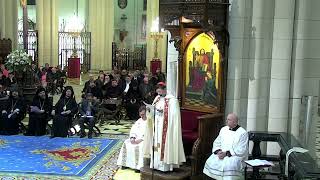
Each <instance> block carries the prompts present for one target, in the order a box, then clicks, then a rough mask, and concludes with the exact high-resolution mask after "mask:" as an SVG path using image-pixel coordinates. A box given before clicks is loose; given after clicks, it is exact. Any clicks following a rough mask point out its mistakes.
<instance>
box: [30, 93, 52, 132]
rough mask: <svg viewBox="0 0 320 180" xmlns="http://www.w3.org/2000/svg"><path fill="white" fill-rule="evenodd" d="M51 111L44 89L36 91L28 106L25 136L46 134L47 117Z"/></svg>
mask: <svg viewBox="0 0 320 180" xmlns="http://www.w3.org/2000/svg"><path fill="white" fill-rule="evenodd" d="M51 111H52V103H51V100H50V99H49V98H48V94H47V93H46V90H45V89H44V88H40V89H38V90H37V93H36V95H35V96H34V98H33V101H32V104H31V106H30V113H29V125H28V131H27V134H26V135H29V136H43V135H45V134H46V127H47V123H48V118H49V115H50V113H51Z"/></svg>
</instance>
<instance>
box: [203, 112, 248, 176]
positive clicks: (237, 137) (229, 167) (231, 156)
mask: <svg viewBox="0 0 320 180" xmlns="http://www.w3.org/2000/svg"><path fill="white" fill-rule="evenodd" d="M212 153H213V154H212V155H211V156H210V157H209V158H208V160H207V161H206V164H205V167H204V169H203V173H204V174H206V175H207V176H209V177H211V178H214V179H239V178H241V176H242V171H243V161H244V160H245V159H246V158H247V156H248V133H247V132H246V130H245V129H243V128H242V127H240V126H239V125H238V117H237V116H236V115H235V114H234V113H231V114H229V115H228V116H227V125H226V126H225V127H223V128H222V129H221V130H220V133H219V135H218V137H217V139H216V140H215V141H214V143H213V147H212Z"/></svg>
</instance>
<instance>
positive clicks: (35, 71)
mask: <svg viewBox="0 0 320 180" xmlns="http://www.w3.org/2000/svg"><path fill="white" fill-rule="evenodd" d="M31 72H32V73H33V77H34V78H35V79H36V80H37V81H39V82H40V78H41V77H40V69H39V68H38V67H37V65H36V64H35V63H34V62H32V63H31Z"/></svg>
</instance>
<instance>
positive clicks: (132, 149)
mask: <svg viewBox="0 0 320 180" xmlns="http://www.w3.org/2000/svg"><path fill="white" fill-rule="evenodd" d="M146 124H147V121H146V120H143V119H142V118H140V119H138V120H137V121H136V122H135V123H134V125H133V126H132V128H131V130H130V138H131V137H134V138H136V140H139V139H143V138H144V132H145V128H146ZM143 154H144V153H143V141H142V142H140V143H139V144H132V143H131V142H130V139H126V140H125V141H124V143H123V145H122V148H121V150H120V154H119V157H118V161H117V165H118V166H125V167H129V168H131V169H137V170H140V168H141V167H143Z"/></svg>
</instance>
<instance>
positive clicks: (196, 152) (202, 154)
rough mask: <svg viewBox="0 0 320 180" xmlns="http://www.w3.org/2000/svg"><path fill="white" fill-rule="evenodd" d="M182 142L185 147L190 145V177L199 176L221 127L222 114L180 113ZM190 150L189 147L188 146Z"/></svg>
mask: <svg viewBox="0 0 320 180" xmlns="http://www.w3.org/2000/svg"><path fill="white" fill-rule="evenodd" d="M181 124H182V140H183V143H184V145H187V146H185V147H188V144H192V150H190V149H189V150H188V149H186V150H185V151H186V152H188V151H189V152H190V151H191V157H190V159H191V176H192V177H197V176H201V174H202V170H203V167H204V164H205V162H206V160H207V159H208V158H209V156H210V155H211V154H212V153H211V151H212V143H213V141H214V140H215V139H216V137H217V136H218V134H219V131H220V128H221V127H222V126H223V124H224V123H223V114H221V113H216V114H205V113H201V112H195V111H187V110H182V111H181ZM189 148H190V145H189Z"/></svg>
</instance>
